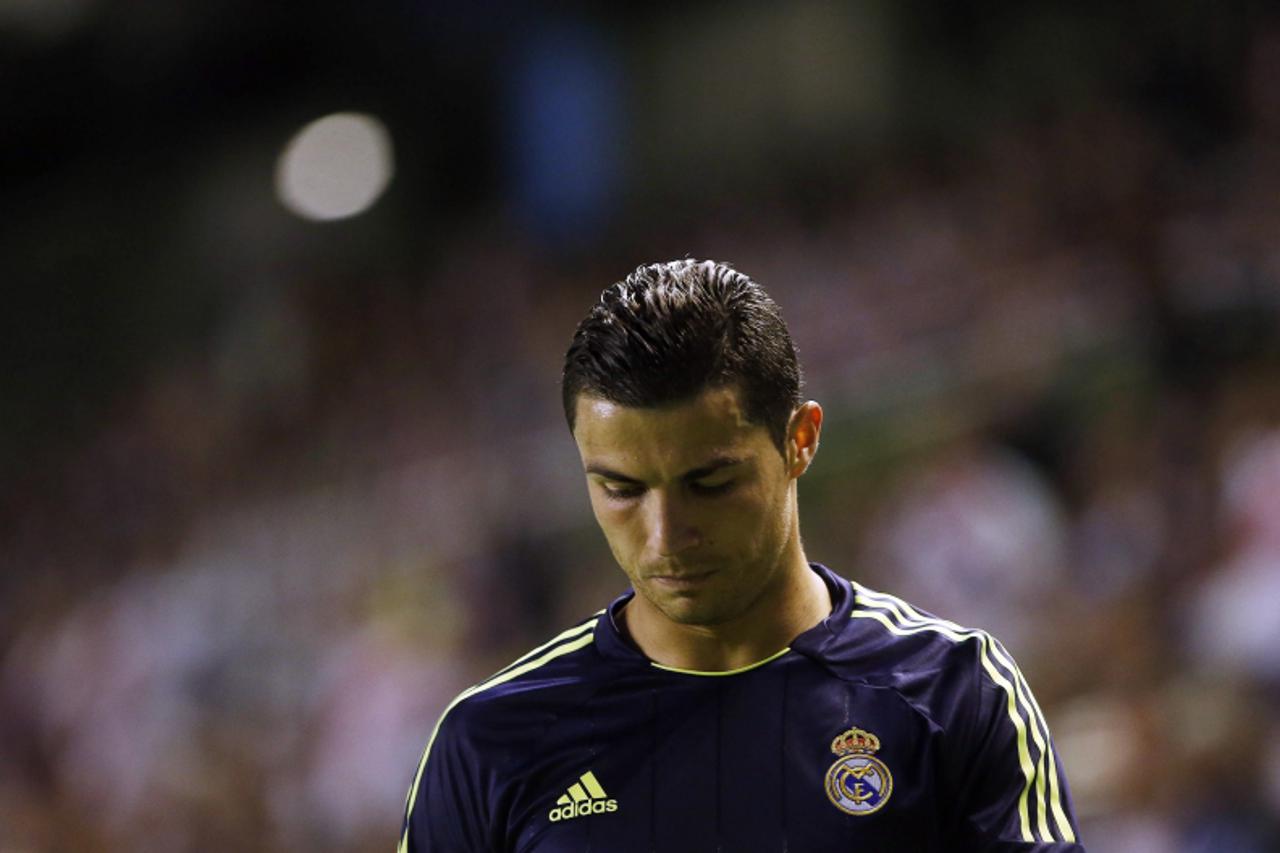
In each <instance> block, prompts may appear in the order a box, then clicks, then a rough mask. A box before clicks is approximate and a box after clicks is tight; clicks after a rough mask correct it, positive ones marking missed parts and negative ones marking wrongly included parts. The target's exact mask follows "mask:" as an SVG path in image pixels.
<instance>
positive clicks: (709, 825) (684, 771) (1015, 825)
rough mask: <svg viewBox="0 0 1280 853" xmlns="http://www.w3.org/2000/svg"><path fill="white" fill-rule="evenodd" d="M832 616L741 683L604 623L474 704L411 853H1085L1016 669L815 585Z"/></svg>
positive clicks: (422, 795)
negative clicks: (665, 659) (672, 659)
mask: <svg viewBox="0 0 1280 853" xmlns="http://www.w3.org/2000/svg"><path fill="white" fill-rule="evenodd" d="M814 570H815V571H817V572H818V573H819V574H820V575H821V576H822V577H823V579H824V580H825V581H826V583H827V585H828V586H829V587H830V589H831V595H832V600H833V604H834V607H833V609H832V613H831V615H830V617H828V618H827V619H824V620H823V621H822V623H821V624H819V625H817V626H815V627H814V628H812V629H810V630H808V631H806V632H804V633H803V634H801V635H800V636H799V637H797V638H796V639H795V641H794V642H793V643H792V644H791V645H790V646H789V647H788V648H786V649H783V650H781V651H780V652H778V653H777V654H775V655H773V656H772V657H770V658H768V659H766V660H763V661H760V662H759V663H757V664H754V665H752V666H749V667H745V668H743V669H740V670H735V671H732V672H712V673H699V672H688V671H683V670H678V669H674V668H671V667H666V666H662V665H660V664H656V663H654V662H652V661H650V660H649V659H647V658H646V657H644V655H643V654H641V653H640V652H639V651H638V650H637V649H636V648H635V647H634V646H632V645H631V644H630V642H629V641H628V640H627V639H626V638H624V636H623V635H621V634H620V633H619V630H618V627H617V620H616V615H617V614H618V611H619V610H620V609H621V608H622V607H623V606H624V605H625V604H626V603H627V601H629V600H630V597H631V595H632V593H627V594H626V595H624V596H622V597H621V598H619V599H618V600H617V601H615V602H613V604H612V605H610V607H609V608H608V609H607V610H604V611H601V613H599V614H597V615H596V616H593V617H592V618H591V619H589V620H587V621H585V622H583V623H582V624H580V625H578V626H577V627H574V628H570V629H569V630H567V631H565V632H564V633H562V634H560V635H559V636H558V637H556V638H555V639H553V640H551V641H550V642H549V643H546V644H545V645H543V646H541V647H539V648H537V649H534V650H533V651H532V652H530V653H529V654H527V655H526V656H524V657H523V658H521V659H520V660H518V661H516V662H515V663H513V664H512V665H511V666H509V667H507V668H506V669H504V670H502V671H500V672H498V673H496V674H495V675H493V676H492V677H491V678H489V679H488V680H486V681H484V682H482V683H480V684H478V685H476V686H475V687H472V688H470V689H469V690H466V691H465V692H463V693H462V695H460V696H459V697H458V698H457V699H456V700H455V701H454V702H453V704H451V705H450V706H449V707H448V708H447V709H446V710H445V712H444V714H443V716H442V717H441V720H440V722H439V724H438V725H437V726H436V730H435V732H434V733H433V734H432V736H431V740H430V742H429V743H428V745H427V749H426V752H425V753H424V755H423V757H422V761H421V762H420V764H419V766H418V770H417V774H416V776H415V778H414V780H413V785H412V787H411V789H410V791H409V798H408V804H407V807H406V816H405V823H404V827H403V832H402V835H401V841H400V851H401V853H408V851H418V853H423V852H424V851H429V853H482V851H483V853H491V852H492V853H497V851H502V853H507V851H510V853H535V851H536V853H553V852H554V853H583V851H598V853H633V851H635V853H638V852H639V851H645V852H646V853H684V851H690V853H693V851H697V853H707V851H724V853H773V852H774V851H789V853H835V851H842V853H848V851H861V852H862V853H870V852H871V851H893V853H906V851H935V850H937V851H941V850H948V851H1015V850H1016V851H1032V850H1036V851H1081V850H1083V848H1082V847H1081V846H1080V845H1079V843H1078V840H1077V833H1076V829H1075V819H1074V816H1073V814H1072V810H1071V798H1070V795H1069V794H1068V791H1067V782H1066V778H1065V777H1064V775H1063V772H1062V766H1061V764H1060V763H1059V761H1058V758H1057V755H1056V754H1055V752H1054V749H1053V746H1052V744H1051V742H1050V740H1049V730H1048V728H1047V727H1046V725H1045V721H1044V717H1043V716H1042V715H1041V713H1040V709H1039V707H1037V705H1036V701H1035V699H1034V698H1033V697H1032V695H1031V691H1030V689H1029V688H1028V687H1027V684H1026V682H1025V681H1024V680H1023V678H1022V675H1021V674H1020V673H1019V672H1018V669H1017V667H1016V666H1015V665H1014V662H1013V660H1012V658H1010V656H1009V654H1008V653H1007V652H1006V651H1005V650H1004V649H1003V648H1002V647H1001V646H1000V644H999V643H998V642H996V641H995V640H994V639H992V638H991V637H990V636H989V635H987V634H985V633H983V632H981V631H974V630H968V629H965V628H961V627H959V626H957V625H955V624H953V623H951V622H946V621H943V620H941V619H937V618H935V617H933V616H931V615H930V614H928V613H925V612H923V611H920V610H918V609H916V608H913V607H911V606H910V605H908V604H906V603H905V602H903V601H901V600H900V599H897V598H894V597H892V596H889V595H884V594H881V593H877V592H874V591H872V590H869V589H867V588H865V587H863V586H861V585H858V584H851V583H850V582H849V581H847V580H845V579H843V578H840V577H838V576H836V575H835V574H834V573H832V572H831V571H830V570H828V569H827V568H825V567H824V566H819V565H815V566H814Z"/></svg>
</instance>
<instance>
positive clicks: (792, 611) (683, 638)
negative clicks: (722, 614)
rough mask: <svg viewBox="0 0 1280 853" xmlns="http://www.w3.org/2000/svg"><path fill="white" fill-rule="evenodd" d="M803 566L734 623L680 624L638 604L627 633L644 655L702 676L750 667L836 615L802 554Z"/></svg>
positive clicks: (629, 610)
mask: <svg viewBox="0 0 1280 853" xmlns="http://www.w3.org/2000/svg"><path fill="white" fill-rule="evenodd" d="M798 560H799V562H798V564H793V565H792V566H791V567H790V568H788V569H787V570H786V571H784V572H783V573H781V575H780V577H779V581H778V583H777V584H776V585H773V586H771V587H770V588H769V589H768V590H766V592H765V594H763V595H761V596H760V598H759V599H758V600H756V601H755V602H754V603H753V604H752V605H751V606H750V607H749V608H748V610H747V611H746V612H745V613H743V614H741V615H740V616H738V617H736V618H735V619H733V620H730V621H728V622H724V623H720V624H716V625H687V624H681V623H676V622H673V621H671V620H669V619H667V618H666V617H664V616H662V615H661V614H660V613H658V612H657V611H655V610H654V609H653V608H652V607H647V608H646V607H644V606H643V604H642V605H641V606H640V607H636V606H635V605H636V603H637V602H636V601H635V600H632V602H630V603H629V604H628V605H627V607H625V608H624V609H623V610H622V612H621V614H620V617H621V620H622V624H621V627H622V629H623V630H624V631H625V632H626V633H627V634H628V635H629V636H630V638H631V640H632V642H633V643H635V644H636V646H637V647H639V649H640V651H642V652H643V653H644V654H645V655H646V656H647V657H648V658H649V659H650V660H652V661H654V662H656V663H659V664H662V665H663V666H669V667H672V668H675V669H686V670H693V671H697V672H727V671H732V670H736V669H743V668H746V667H750V666H751V665H753V664H756V663H759V662H761V661H764V660H767V659H768V658H770V657H772V656H774V655H776V654H777V653H778V652H780V651H782V650H783V649H784V648H786V647H787V646H788V645H789V644H790V643H791V641H792V640H794V639H795V638H796V637H797V636H799V635H800V634H802V633H804V632H805V631H807V630H809V629H810V628H812V627H813V626H815V625H817V624H818V623H819V622H821V621H822V620H823V619H825V618H827V616H829V615H831V592H830V590H828V589H827V584H826V582H825V581H823V579H822V577H821V576H819V575H818V573H817V572H815V571H813V570H812V569H811V568H810V567H809V564H808V563H807V561H805V559H804V555H803V554H802V553H801V554H799V555H798Z"/></svg>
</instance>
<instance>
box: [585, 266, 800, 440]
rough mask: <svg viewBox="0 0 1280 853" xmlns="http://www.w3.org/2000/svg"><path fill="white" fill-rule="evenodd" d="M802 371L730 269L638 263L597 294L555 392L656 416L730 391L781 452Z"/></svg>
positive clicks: (757, 294)
mask: <svg viewBox="0 0 1280 853" xmlns="http://www.w3.org/2000/svg"><path fill="white" fill-rule="evenodd" d="M800 382H801V378H800V364H799V362H798V361H797V359H796V350H795V346H794V345H793V344H792V343H791V335H790V333H789V332H788V331H787V325H786V323H784V322H783V320H782V314H781V313H780V312H779V310H778V306H777V305H776V304H775V303H774V301H773V300H772V299H770V298H769V295H768V294H767V293H765V292H764V288H762V287H760V285H758V284H756V283H755V282H754V281H752V280H751V279H750V278H748V277H747V276H745V275H743V274H742V273H740V272H738V271H737V270H735V269H733V268H732V267H730V266H729V265H728V264H723V263H716V262H714V261H695V260H688V259H686V260H679V261H671V262H669V263H664V264H646V265H644V266H640V267H637V268H636V270H635V272H633V273H631V275H629V276H627V277H626V278H625V279H623V280H622V281H620V282H617V283H616V284H614V285H612V286H611V287H609V288H607V289H606V290H605V291H604V293H602V294H600V301H599V302H598V303H596V305H595V306H593V307H592V309H591V311H590V312H589V313H588V314H587V316H586V318H585V319H583V321H582V322H581V323H579V324H578V329H577V331H576V332H574V335H573V343H572V344H570V346H569V351H568V352H567V353H566V354H565V359H564V374H563V377H562V380H561V386H560V389H561V394H562V396H563V401H564V414H565V418H566V419H567V420H568V422H569V430H570V432H572V431H573V428H574V420H575V415H576V413H577V403H578V397H579V396H580V395H582V394H588V395H591V396H595V397H601V398H603V399H606V400H609V401H611V402H614V403H617V404H619V405H623V406H631V407H636V408H656V407H659V406H665V405H669V404H675V403H682V402H686V401H688V400H692V399H693V398H695V397H697V396H698V395H699V394H701V393H702V392H703V391H704V390H708V389H712V388H724V387H734V388H737V389H738V393H739V394H740V395H741V401H742V404H743V407H744V410H745V414H746V417H747V419H748V420H749V421H750V422H751V423H754V424H759V425H761V426H764V427H766V428H767V429H768V430H769V434H770V436H771V437H772V438H773V442H774V444H775V445H777V447H778V450H779V451H780V452H783V451H784V448H785V445H786V437H787V424H788V422H789V421H790V419H791V413H792V412H793V411H795V408H796V407H797V406H798V405H800Z"/></svg>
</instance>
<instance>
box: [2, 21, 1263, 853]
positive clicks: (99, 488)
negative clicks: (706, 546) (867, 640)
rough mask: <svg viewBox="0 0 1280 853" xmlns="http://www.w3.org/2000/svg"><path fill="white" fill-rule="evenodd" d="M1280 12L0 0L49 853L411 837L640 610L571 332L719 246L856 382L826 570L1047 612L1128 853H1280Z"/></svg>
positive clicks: (19, 795) (13, 716)
mask: <svg viewBox="0 0 1280 853" xmlns="http://www.w3.org/2000/svg"><path fill="white" fill-rule="evenodd" d="M1264 10H1265V5H1264V4H1261V3H1256V4H1248V3H1244V4H1210V3H1163V2H1162V3H1157V2H1152V0H1147V2H1137V3H1133V4H1112V5H1110V6H1103V7H1097V6H1094V5H1093V4H1076V3H1066V2H1058V3H1045V2H1033V3H1000V2H981V0H964V2H953V3H946V4H929V3H923V2H919V0H907V2H899V3H890V2H886V1H885V0H862V2H854V3H847V4H831V3H823V2H815V0H802V1H801V2H796V3H790V4H773V3H763V2H744V3H737V4H718V3H705V2H704V3H672V2H649V3H644V4H640V3H620V4H612V5H610V6H609V7H608V8H607V9H606V8H604V4H600V5H599V6H588V5H587V4H576V5H575V4H568V5H562V4H541V3H536V2H530V3H520V4H505V3H495V2H475V3H443V2H442V3H433V2H426V0H392V2H387V3H384V4H377V5H376V6H374V5H371V4H348V3H338V2H334V0H324V2H313V3H310V4H305V5H303V4H260V3H249V2H246V0H208V2H201V3H195V2H172V0H136V1H135V2H123V0H0V81H3V82H2V83H0V104H3V115H4V117H5V120H4V124H5V130H4V132H3V133H2V134H0V176H2V177H0V180H2V182H3V183H2V192H0V258H3V259H4V260H3V262H2V266H3V273H2V275H3V280H4V301H3V309H2V310H0V341H2V343H0V347H2V350H0V351H3V353H4V362H3V373H2V375H0V412H2V415H0V561H2V562H0V851H4V853H10V851H33V850H86V851H87V850H104V851H114V850H122V851H123V850H130V851H146V850H161V849H163V850H167V851H184V850H189V851H195V850H263V851H273V850H296V849H309V850H323V851H328V850H333V851H347V850H350V851H364V850H371V851H372V850H389V849H390V848H391V846H392V845H393V844H394V839H395V835H396V832H397V830H398V826H399V812H400V809H401V806H402V802H403V796H404V791H405V788H406V785H407V783H408V781H409V777H410V774H411V772H412V769H413V765H414V762H415V761H416V759H417V756H418V754H419V751H420V749H421V747H422V745H423V742H424V739H425V737H426V734H427V733H428V732H429V730H430V727H431V726H432V724H433V722H434V720H435V719H436V717H437V715H438V713H439V712H440V710H441V709H442V708H443V706H444V705H445V703H446V702H447V701H448V699H449V698H450V697H451V696H452V695H453V694H454V693H455V692H456V691H457V690H459V689H460V688H462V687H463V686H465V685H466V684H468V683H470V682H472V681H474V680H476V679H478V678H480V677H482V676H483V675H485V674H487V673H488V672H490V671H492V670H493V669H495V668H497V667H498V666H500V665H501V664H503V663H505V662H506V661H508V660H509V659H511V658H512V657H514V656H515V655H517V654H519V653H520V652H521V651H523V650H524V649H526V648H528V647H529V646H531V645H532V644H534V643H536V642H538V641H540V640H541V639H543V638H545V637H546V636H548V635H549V634H550V633H552V632H554V631H555V630H557V628H558V627H559V626H562V625H564V624H567V623H568V622H570V621H571V620H573V619H575V618H578V617H580V616H581V615H583V614H585V613H589V612H590V611H592V610H594V609H595V608H597V607H598V606H600V605H601V604H602V603H603V602H604V601H606V600H608V599H609V598H610V597H612V596H613V595H614V594H616V593H617V592H618V591H619V590H620V589H621V586H622V584H621V575H620V574H619V573H618V572H617V571H616V570H615V569H614V568H612V566H611V563H610V560H609V557H608V554H607V551H606V549H605V547H604V545H603V542H602V539H601V537H600V536H599V534H598V533H597V532H596V531H595V529H594V527H593V526H592V522H591V519H590V513H589V508H588V505H587V501H586V498H585V495H584V493H583V489H582V486H581V482H580V476H579V474H578V473H577V459H576V455H575V452H574V449H573V446H572V444H571V441H570V439H569V437H568V435H567V434H566V432H565V429H564V427H563V424H562V421H561V415H560V412H559V409H558V399H557V373H558V369H559V360H560V357H561V355H562V352H563V348H564V346H565V344H566V342H567V340H568V337H569V335H570V333H571V331H572V328H573V325H574V323H575V322H576V321H577V319H578V318H579V316H580V315H581V313H582V312H583V311H584V310H585V308H586V306H587V305H588V303H589V302H590V300H591V299H592V298H593V297H594V295H595V294H596V293H598V291H599V290H600V289H601V288H602V287H603V286H605V285H607V284H608V283H610V282H612V281H614V280H616V279H618V278H620V277H621V276H623V275H625V274H626V273H627V272H628V271H629V270H630V269H631V268H632V267H633V266H634V265H635V264H637V263H639V262H641V261H646V260H661V259H669V258H673V257H683V256H686V255H688V256H693V257H712V258H716V259H723V260H728V261H731V262H733V263H734V264H736V265H737V266H738V267H739V268H740V269H742V270H744V271H746V272H748V273H749V274H751V275H753V276H754V277H756V278H757V279H758V280H760V281H761V282H762V283H764V284H765V285H766V286H767V287H769V288H770V289H771V291H772V292H773V293H774V295H775V296H776V297H777V299H778V301H779V302H780V303H781V305H782V306H783V310H784V313H785V314H786V316H787V317H788V319H789V321H790V323H791V324H792V328H793V332H794V336H795V338H796V340H797V343H798V345H799V348H800V350H801V355H802V358H803V360H804V362H805V364H806V367H807V378H808V388H809V393H810V395H811V396H812V397H814V398H816V399H819V400H820V401H822V402H823V403H824V404H825V406H826V407H827V411H828V423H827V429H826V431H825V433H824V442H823V452H822V453H821V455H820V456H819V458H818V462H817V465H816V466H815V468H814V470H813V471H812V472H811V474H810V475H809V476H808V477H806V479H805V481H804V482H803V483H802V486H801V492H802V494H803V497H802V502H803V507H804V512H803V515H804V533H805V537H806V543H807V549H808V552H809V554H810V556H811V557H812V558H814V559H818V560H821V561H824V562H826V563H828V564H829V565H831V566H833V567H835V568H836V569H837V570H839V571H841V572H843V573H845V574H848V575H852V576H854V577H857V578H859V579H862V580H864V581H865V582H867V583H869V584H871V585H873V586H879V587H881V588H884V589H887V590H889V591H893V592H897V593H900V594H902V595H904V596H906V597H909V598H912V599H914V600H916V601H917V602H918V603H920V604H922V605H925V606H928V607H930V608H932V609H935V610H937V611H939V612H942V613H944V614H946V615H948V616H950V617H951V618H954V619H956V620H957V621H961V622H965V623H971V624H977V625H981V626H985V627H989V628H990V629H992V630H993V631H994V632H995V633H997V635H999V636H1001V637H1002V638H1003V639H1005V640H1006V642H1007V645H1008V646H1009V647H1010V648H1011V649H1012V651H1013V652H1014V653H1015V654H1016V655H1017V656H1018V658H1019V660H1020V661H1021V663H1022V664H1023V668H1024V670H1025V671H1026V673H1027V675H1028V677H1029V679H1030V681H1031V683H1032V684H1033V685H1034V686H1035V687H1036V689H1037V692H1038V695H1039V698H1040V700H1041V705H1042V706H1043V707H1044V710H1045V711H1046V713H1047V715H1048V717H1049V720H1050V723H1051V725H1052V727H1053V729H1054V732H1055V735H1056V737H1057V740H1058V744H1059V747H1060V750H1061V752H1062V753H1063V756H1064V759H1065V761H1066V764H1067V767H1068V769H1069V771H1070V776H1071V780H1072V783H1073V786H1074V790H1075V796H1076V801H1077V806H1078V810H1079V813H1080V816H1081V819H1082V823H1083V828H1084V832H1085V838H1086V840H1087V841H1088V842H1089V845H1090V849H1091V850H1092V851H1094V853H1105V851H1128V853H1133V851H1138V853H1145V851H1152V853H1154V851H1218V852H1219V853H1220V852H1221V851H1263V850H1278V849H1280V840H1278V839H1280V832H1278V824H1280V722H1277V720H1280V713H1277V711H1278V709H1280V337H1278V335H1277V312H1278V310H1280V18H1277V17H1275V16H1274V15H1273V14H1268V13H1265V12H1264ZM334 113H355V114H358V115H357V116H356V117H354V118H350V117H349V120H348V121H347V124H346V125H345V128H346V131H347V135H345V136H344V135H342V133H336V132H335V133H336V135H335V133H330V134H329V136H328V137H323V134H322V135H321V136H322V137H323V138H321V139H320V141H319V142H316V141H315V138H313V139H312V140H311V142H312V144H311V145H310V147H307V146H304V145H302V144H301V143H298V144H296V145H293V146H291V145H290V140H293V139H295V138H296V137H295V134H298V133H299V131H300V130H302V129H303V128H304V126H307V125H308V123H310V122H313V121H315V120H317V119H320V118H322V117H324V116H328V115H332V114H334ZM329 127H330V130H332V129H333V127H334V125H330V126H329ZM325 139H328V143H326V142H325ZM388 139H389V146H388V144H387V140H388ZM335 140H336V142H335ZM326 145H328V147H326ZM334 146H336V148H335V147H334ZM304 148H305V149H306V150H307V151H310V152H311V155H312V156H313V157H314V158H318V159H313V160H310V161H306V162H303V163H301V165H299V163H298V162H295V161H294V160H292V159H291V158H293V157H295V156H300V155H297V152H298V151H299V150H301V149H304ZM290 152H293V153H290ZM326 158H329V159H326ZM307 163H311V164H312V165H311V166H308V165H307ZM316 163H318V164H319V165H318V167H317V166H316V165H315V164H316ZM307 168H313V169H314V168H319V170H320V171H319V172H318V173H316V172H314V171H313V172H307V171H306V169H307ZM298 170H301V171H300V172H299V171H298ZM348 172H350V174H348ZM299 174H300V175H301V177H298V175H299ZM291 175H292V176H293V177H292V178H290V176H291ZM317 175H318V176H317ZM290 180H294V181H295V184H290ZM326 181H328V183H329V184H333V185H334V186H329V188H328V190H326V189H325V187H326V186H328V184H326ZM298 182H300V183H298ZM384 183H385V190H384V191H382V192H379V191H378V190H379V187H381V186H382V184H384ZM291 187H292V188H291ZM317 187H319V189H318V190H317V189H316V188H317ZM335 187H336V188H335ZM308 188H310V189H308ZM309 191H316V192H319V193H320V200H319V201H315V200H314V199H313V200H312V202H307V201H306V200H305V199H304V200H303V201H299V200H298V198H297V196H298V194H299V193H303V194H305V193H306V192H309ZM326 192H329V193H330V195H328V196H326V195H325V193H326ZM344 192H345V193H347V195H345V196H344V195H343V193H344ZM333 193H337V196H336V200H335V197H334V196H333ZM352 198H354V199H355V200H354V201H353V200H352ZM326 199H327V201H326ZM308 204H311V205H312V206H311V207H308V206H307V205H308ZM316 204H318V205H319V207H318V208H317V207H315V205H316ZM325 204H329V205H331V206H330V207H328V208H325V206H324V205H325ZM344 204H345V205H347V207H346V208H342V205H344ZM361 204H365V205H366V206H367V209H365V210H363V212H360V213H358V214H357V215H351V216H346V217H345V218H337V219H334V218H328V219H324V218H323V217H332V216H334V215H336V214H335V211H337V212H345V213H350V212H352V210H354V209H357V208H359V207H360V206H361ZM332 205H337V207H333V206H332ZM340 208H341V209H340ZM326 211H327V212H326ZM300 214H301V215H300ZM307 216H311V217H313V218H311V219H308V218H306V217H307ZM316 216H320V217H322V219H320V220H317V219H315V218H314V217H316Z"/></svg>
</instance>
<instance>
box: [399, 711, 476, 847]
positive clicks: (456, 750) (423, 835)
mask: <svg viewBox="0 0 1280 853" xmlns="http://www.w3.org/2000/svg"><path fill="white" fill-rule="evenodd" d="M462 711H463V709H462V708H457V709H451V710H447V711H445V714H444V716H443V717H442V718H441V720H440V722H439V724H437V726H436V730H435V732H434V733H433V734H432V737H431V740H430V742H429V743H428V744H427V748H426V751H425V752H424V754H423V756H422V759H421V761H420V762H419V764H418V769H417V772H416V773H415V775H414V780H413V783H412V785H411V786H410V788H409V795H408V799H407V802H406V804H405V817H404V823H403V825H402V827H401V831H400V845H399V847H397V853H483V851H487V850H488V843H487V841H486V833H487V827H488V823H489V821H488V818H487V812H488V803H487V793H486V788H487V785H486V783H485V782H484V780H483V778H482V776H481V774H482V771H481V764H480V762H478V761H477V760H476V758H477V756H476V754H475V749H474V748H473V747H472V746H471V744H470V742H469V738H468V737H467V726H466V715H465V714H464V713H460V712H462Z"/></svg>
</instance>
